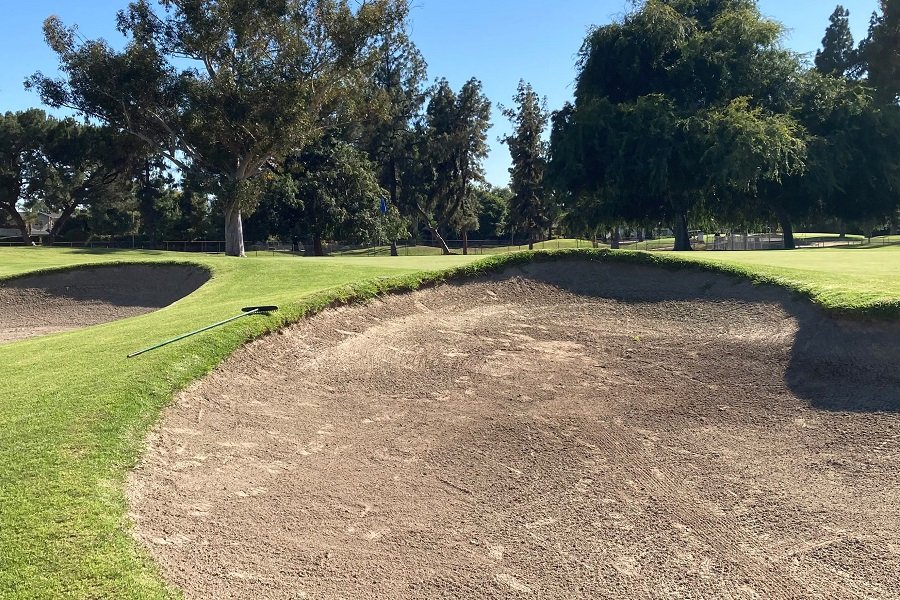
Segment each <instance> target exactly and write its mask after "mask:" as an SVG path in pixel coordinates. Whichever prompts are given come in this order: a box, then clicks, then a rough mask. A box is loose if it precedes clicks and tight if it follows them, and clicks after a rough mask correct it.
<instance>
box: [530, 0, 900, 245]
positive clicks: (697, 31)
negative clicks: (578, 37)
mask: <svg viewBox="0 0 900 600" xmlns="http://www.w3.org/2000/svg"><path fill="white" fill-rule="evenodd" d="M881 9H882V10H881V12H880V13H876V14H875V15H874V16H873V17H872V21H871V26H870V28H869V34H868V36H867V38H866V39H865V40H863V41H862V42H861V43H860V44H859V46H858V47H856V46H854V42H853V37H852V35H851V33H850V28H849V24H848V16H849V13H848V11H846V10H845V9H844V8H843V7H840V6H839V7H838V8H837V9H836V10H835V12H834V14H833V15H832V17H831V24H830V25H829V27H828V30H827V31H826V33H825V37H824V39H823V48H822V49H821V50H820V51H819V52H818V54H817V55H816V58H815V67H813V68H810V67H807V66H806V65H805V64H804V63H803V61H802V59H801V57H799V56H797V55H796V54H794V53H792V52H789V51H787V50H786V49H785V48H784V47H783V46H782V44H781V41H782V38H783V32H784V29H783V27H782V26H781V25H780V24H779V23H777V22H775V21H772V20H769V19H766V18H764V17H763V16H762V15H761V14H760V11H759V8H758V6H757V3H756V2H755V0H647V1H646V2H641V3H640V4H639V5H638V6H637V7H636V8H635V9H634V10H633V11H632V12H630V13H629V14H627V15H626V16H625V17H624V18H623V19H621V20H620V21H618V22H615V23H612V24H610V25H606V26H603V27H598V28H596V29H594V30H593V31H591V32H590V34H589V35H588V37H587V39H586V40H585V42H584V45H583V46H582V49H581V52H580V55H579V62H578V76H577V81H576V88H575V100H574V102H572V103H569V104H567V105H566V106H565V107H564V108H562V109H561V110H559V111H557V112H555V113H554V114H553V128H552V134H551V146H550V157H549V163H548V167H547V185H548V187H549V188H550V189H552V190H553V191H554V193H555V194H556V198H557V201H558V202H560V203H562V204H564V205H565V209H566V211H565V213H566V219H567V222H568V223H569V225H570V227H571V228H573V229H577V230H580V231H583V232H587V233H591V232H596V231H597V230H604V231H609V230H612V231H617V230H618V229H619V228H620V227H631V228H640V227H651V228H652V227H660V226H667V227H670V228H671V229H672V230H673V231H674V233H675V240H676V241H675V248H676V250H689V249H690V248H691V246H690V238H689V228H690V227H692V226H693V227H697V228H701V227H702V228H713V229H717V230H718V229H724V228H732V229H737V230H743V231H747V230H748V229H751V228H754V227H760V226H764V225H767V224H770V223H773V222H775V223H777V225H778V226H779V227H780V228H781V230H782V231H783V232H784V239H785V247H787V248H792V247H794V239H793V228H794V225H795V224H796V223H809V222H821V221H823V220H827V219H834V220H836V221H839V222H843V223H849V222H852V223H855V224H857V225H858V226H859V227H860V228H861V229H862V230H863V231H864V232H865V233H871V231H872V230H873V229H874V228H876V227H879V226H883V225H885V224H887V223H891V224H895V223H896V219H897V209H898V204H900V194H898V192H900V161H898V157H900V109H898V105H897V101H898V94H900V78H898V74H900V73H898V68H900V64H898V61H900V53H898V50H900V20H898V17H900V15H898V12H900V9H898V4H897V3H896V2H895V1H891V0H883V1H882V3H881Z"/></svg>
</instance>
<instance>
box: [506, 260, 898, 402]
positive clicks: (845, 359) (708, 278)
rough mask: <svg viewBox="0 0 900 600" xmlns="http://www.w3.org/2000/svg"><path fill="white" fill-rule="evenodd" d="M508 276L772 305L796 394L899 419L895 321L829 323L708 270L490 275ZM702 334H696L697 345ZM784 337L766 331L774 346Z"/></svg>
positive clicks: (596, 267) (673, 298)
mask: <svg viewBox="0 0 900 600" xmlns="http://www.w3.org/2000/svg"><path fill="white" fill-rule="evenodd" d="M511 277H523V278H527V279H533V280H537V281H541V282H543V283H548V284H551V285H554V286H556V287H559V288H561V289H564V290H566V291H569V292H572V293H576V294H581V295H585V296H590V297H595V298H603V299H607V300H612V301H616V302H624V303H629V304H648V305H649V304H654V303H663V302H686V303H689V302H695V301H700V302H706V303H711V304H713V305H714V304H715V303H723V302H728V303H745V304H747V305H748V311H747V312H748V313H750V312H752V311H750V310H749V309H750V305H753V304H759V303H762V304H766V305H769V306H777V307H778V308H780V309H781V310H782V311H783V312H784V313H785V314H786V315H787V316H788V319H786V320H785V322H784V323H782V324H780V325H779V324H778V323H761V324H760V325H761V326H764V327H765V326H768V327H781V328H784V327H789V326H791V327H793V326H795V328H796V333H795V334H794V337H793V341H792V343H791V345H790V352H789V359H788V361H787V364H786V365H784V374H783V380H784V383H785V384H786V386H787V387H788V389H789V390H790V391H791V392H792V393H793V394H794V395H796V396H797V397H798V398H800V399H802V400H805V401H807V402H809V403H810V405H811V406H813V407H816V408H819V409H822V410H827V411H834V412H900V370H898V365H900V323H898V322H896V321H883V320H874V319H866V320H862V319H859V320H853V319H848V318H844V317H836V316H832V315H830V314H828V313H826V312H825V311H823V310H822V309H820V308H819V307H817V306H815V305H813V304H812V303H811V302H809V301H808V300H807V299H805V298H802V297H800V296H798V295H796V294H794V293H792V292H789V291H787V290H785V289H782V288H778V287H774V286H768V285H753V284H751V283H749V282H747V281H746V280H742V279H739V278H736V277H730V276H728V275H723V274H719V273H713V272H706V271H694V270H685V269H681V270H668V269H659V268H654V267H646V266H639V265H623V264H613V263H594V262H581V261H571V262H568V261H567V262H550V263H535V264H531V265H526V266H522V267H516V268H513V269H510V270H508V271H505V272H504V273H502V274H500V275H497V276H495V278H497V279H505V278H511ZM703 333H704V332H702V331H698V332H696V336H695V338H697V339H698V343H700V344H702V335H703ZM784 333H785V330H778V331H776V330H773V331H772V332H771V334H772V338H773V340H774V339H776V338H777V337H778V336H779V335H784ZM773 350H774V347H773ZM761 383H763V382H761Z"/></svg>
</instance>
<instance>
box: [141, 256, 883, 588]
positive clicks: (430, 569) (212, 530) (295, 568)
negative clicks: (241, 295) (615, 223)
mask: <svg viewBox="0 0 900 600" xmlns="http://www.w3.org/2000/svg"><path fill="white" fill-rule="evenodd" d="M898 333H900V325H898V324H886V323H880V324H867V323H860V322H850V321H844V320H836V319H833V318H830V317H828V316H826V315H824V314H823V312H822V311H821V310H820V309H818V308H816V307H814V306H812V305H811V304H810V303H808V302H806V301H804V300H798V299H796V298H794V297H793V296H792V295H791V294H790V293H788V292H785V291H784V290H780V289H777V288H772V287H766V286H753V285H751V284H749V283H746V282H740V281H738V280H735V279H734V278H731V277H726V276H723V275H721V274H715V273H710V272H691V271H677V272H676V271H667V270H659V269H653V268H648V267H637V266H628V265H622V264H610V263H606V264H604V263H585V262H555V263H537V264H532V265H526V266H523V267H517V268H512V269H509V270H507V271H506V272H504V273H502V274H497V275H494V276H491V277H486V278H481V279H479V280H476V281H472V282H464V283H453V284H449V285H441V286H438V287H436V288H433V289H428V290H423V291H419V292H413V293H411V294H404V295H397V296H389V297H386V298H384V299H383V300H380V301H378V302H374V303H372V304H370V305H366V306H357V307H347V308H341V309H336V310H329V311H326V312H324V313H322V314H320V315H318V316H316V317H314V318H312V319H310V320H308V321H305V322H302V323H300V324H298V325H296V326H294V327H292V328H289V329H287V330H284V331H282V332H280V333H279V334H273V335H270V336H268V337H266V338H263V339H260V340H257V341H255V342H252V343H251V344H249V345H247V346H246V347H244V348H242V349H241V350H239V351H238V352H236V353H235V354H234V355H233V356H232V357H231V358H229V359H228V360H226V361H225V363H223V364H222V365H221V366H220V368H219V369H217V370H216V371H215V372H214V373H213V374H211V375H210V376H209V377H207V378H206V379H205V380H203V381H201V382H199V383H197V384H196V385H194V386H193V387H192V388H190V389H189V390H187V391H186V392H184V393H182V394H181V395H180V396H179V397H178V398H177V400H176V402H175V403H174V404H173V405H172V406H171V407H170V408H168V409H167V410H166V411H165V413H164V415H163V419H162V421H161V424H160V426H159V427H158V428H157V429H156V430H155V432H154V433H153V434H152V435H151V437H150V440H149V447H148V450H147V452H146V454H145V456H144V458H143V461H142V463H141V465H140V466H139V468H138V469H136V470H135V471H134V472H133V473H132V474H131V475H130V476H129V481H128V486H127V494H128V498H129V502H130V509H131V515H132V517H133V519H134V522H135V529H134V534H135V536H136V538H137V539H138V540H139V542H140V543H141V544H142V545H143V546H144V547H145V548H147V549H148V550H149V552H150V553H151V554H152V555H153V556H154V557H155V559H156V560H157V561H158V564H159V565H160V566H161V568H162V571H163V573H164V575H165V577H166V578H167V580H168V581H170V582H171V583H173V584H174V585H176V586H178V587H179V588H181V589H182V590H183V591H184V593H185V597H186V598H220V597H234V598H256V597H271V598H281V597H284V598H290V597H305V596H309V597H322V598H332V597H354V598H433V597H479V598H510V597H519V596H521V597H527V596H528V595H533V596H534V597H553V598H557V597H598V598H632V597H634V598H638V597H640V598H644V597H669V596H673V595H682V596H685V597H701V596H702V597H728V596H732V597H753V596H758V597H766V598H776V599H782V598H784V599H786V598H798V597H799V598H806V597H811V598H814V597H842V596H844V595H846V596H857V595H858V596H872V597H883V598H898V597H900V596H898V595H897V594H898V593H897V590H896V586H895V576H896V573H897V572H900V551H898V548H900V516H898V515H897V514H896V511H893V510H892V508H891V507H893V506H896V505H897V503H898V501H900V475H898V473H897V470H896V464H897V462H898V460H900V447H898V445H897V444H896V439H897V432H898V431H900V397H898V389H900V378H898V377H900V376H898V374H897V373H896V370H895V369H894V368H893V367H892V365H895V364H896V363H897V361H898V360H900V336H898V335H897V334H898ZM892 590H893V591H892Z"/></svg>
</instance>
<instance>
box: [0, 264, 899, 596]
mask: <svg viewBox="0 0 900 600" xmlns="http://www.w3.org/2000/svg"><path fill="white" fill-rule="evenodd" d="M535 257H539V258H542V259H546V258H564V257H580V258H587V259H612V260H622V261H631V262H639V263H643V264H658V265H660V266H666V267H672V268H678V267H684V266H685V265H684V261H698V262H700V263H702V264H701V266H702V267H705V268H709V269H715V270H724V271H726V272H731V273H734V274H737V275H741V276H746V277H750V278H752V279H755V280H758V281H766V282H770V283H777V284H779V285H782V286H785V287H788V288H789V289H792V290H794V291H797V292H799V293H801V294H803V295H806V296H808V297H810V298H811V299H812V300H813V301H815V302H816V303H818V304H820V305H821V306H823V307H824V308H827V309H834V310H837V311H841V312H844V313H848V314H859V315H868V316H877V317H887V318H896V317H897V315H898V313H900V274H898V267H897V265H898V264H900V253H898V252H897V251H896V250H894V249H892V248H886V249H871V250H867V249H862V250H814V251H810V250H804V251H798V252H784V253H780V252H759V253H733V254H729V253H722V254H716V255H710V254H707V253H703V254H701V253H698V254H697V255H689V256H687V257H684V258H682V257H681V256H679V257H677V258H670V257H669V255H660V256H656V255H653V256H650V255H647V254H634V253H627V252H622V253H614V254H609V253H605V252H591V251H576V252H563V253H560V254H559V255H530V254H527V253H522V254H511V255H505V256H502V257H496V258H494V257H492V258H488V259H486V260H485V261H478V262H474V261H475V260H476V259H477V258H478V257H461V256H451V257H439V256H436V257H408V258H407V257H399V258H327V259H298V258H293V257H281V256H275V257H262V256H261V257H259V258H253V257H251V258H247V259H244V260H236V259H227V258H224V257H211V256H199V255H177V254H171V253H161V252H160V253H155V252H81V251H77V250H67V251H60V250H51V249H42V248H37V249H32V248H16V249H2V250H0V277H3V276H13V275H18V274H22V273H26V272H32V271H36V270H47V269H59V268H69V267H72V266H75V265H85V264H98V263H105V264H110V263H133V262H151V263H176V264H185V263H187V264H194V265H199V266H201V267H203V268H205V269H208V270H210V271H211V273H212V279H211V280H210V281H209V282H208V283H207V284H205V285H204V286H203V287H201V288H200V289H199V290H198V291H197V292H195V293H193V294H191V295H190V296H188V297H186V298H184V299H182V300H180V301H178V302H176V303H175V304H174V305H172V306H169V307H167V308H164V309H162V310H160V311H158V312H154V313H150V314H146V315H143V316H140V317H136V318H131V319H127V320H125V321H120V322H113V323H107V324H104V325H99V326H95V327H91V328H88V329H85V330H79V331H73V332H68V333H63V334H58V335H54V336H52V337H47V338H35V339H31V340H26V341H21V342H16V343H12V344H8V345H4V346H0V364H2V365H3V368H4V374H3V377H2V378H0V561H2V564H3V568H2V569H0V596H3V597H11V598H47V597H63V596H65V597H74V598H160V597H169V596H171V595H172V594H173V593H174V592H173V591H172V590H170V589H167V587H166V586H165V584H164V583H163V582H162V579H161V578H160V577H159V575H158V572H157V568H156V567H155V566H154V565H153V563H152V562H151V561H150V560H149V558H148V557H147V556H146V555H144V554H143V553H142V552H141V551H139V550H138V549H137V546H136V545H135V543H134V542H133V540H132V539H131V537H130V535H129V533H128V531H129V527H130V525H129V519H128V517H127V507H126V503H125V497H124V493H123V485H124V480H125V475H126V473H127V471H128V469H130V468H131V467H132V466H133V465H134V464H135V463H136V461H137V459H138V457H139V454H140V451H141V448H142V447H143V440H144V439H145V436H146V433H147V431H148V430H149V428H150V426H151V424H152V423H154V422H155V421H156V420H157V418H158V416H159V414H160V410H161V409H162V408H163V407H164V406H165V405H166V404H168V403H169V402H170V401H171V399H172V396H173V394H174V393H175V392H176V391H177V390H179V389H182V388H184V387H185V386H186V385H187V384H189V383H190V382H192V381H195V380H197V379H198V378H200V377H202V376H203V375H204V374H206V373H208V372H209V371H210V370H211V369H212V368H214V367H215V366H216V365H217V364H219V363H220V362H221V361H222V360H223V359H224V358H225V357H226V356H228V355H229V354H231V353H232V352H233V351H234V350H235V349H236V348H238V347H239V346H240V345H241V344H242V343H244V342H246V341H247V340H250V339H252V338H255V337H258V336H260V335H262V334H264V333H266V332H268V331H272V330H273V329H276V328H278V327H280V326H283V325H285V324H287V323H290V322H294V321H297V320H299V319H301V318H302V317H303V316H304V315H306V314H309V313H310V312H313V311H316V310H319V309H321V308H324V307H326V306H329V305H332V304H334V303H336V302H345V301H349V300H351V299H365V298H371V297H373V296H375V295H378V294H382V293H386V292H388V291H391V290H404V289H407V290H408V289H413V288H416V287H419V286H421V285H422V284H423V283H426V282H428V281H438V280H441V279H443V278H445V277H450V276H465V275H469V276H471V275H477V274H481V273H484V272H488V271H491V270H496V269H499V268H502V267H503V266H505V265H510V264H515V263H523V262H527V261H529V260H532V258H535ZM713 261H714V262H713ZM447 270H450V272H449V273H448V272H447ZM255 304H276V305H280V306H281V307H282V310H281V311H279V313H277V314H274V315H272V316H269V317H251V318H248V319H244V320H242V321H240V322H238V323H235V324H234V325H231V326H228V327H226V328H223V329H222V330H219V331H217V332H215V333H212V334H208V335H204V336H199V337H197V338H192V339H190V340H186V341H184V342H182V343H179V344H176V345H173V346H170V347H167V348H164V349H161V350H159V351H158V352H155V353H151V354H148V355H146V356H144V357H140V358H139V359H135V360H133V361H128V360H126V359H125V355H126V354H128V353H129V352H131V351H134V350H137V349H140V348H141V347H144V346H147V345H149V344H152V343H153V342H156V341H160V340H163V339H167V338H169V337H172V336H174V335H177V334H179V333H182V332H185V331H189V330H191V329H194V328H197V327H200V326H203V325H206V324H208V323H211V322H213V321H216V320H219V319H222V318H227V317H229V316H232V315H234V314H236V313H237V312H239V311H240V308H241V307H242V306H246V305H255Z"/></svg>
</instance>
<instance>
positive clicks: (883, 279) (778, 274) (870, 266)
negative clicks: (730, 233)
mask: <svg viewBox="0 0 900 600" xmlns="http://www.w3.org/2000/svg"><path fill="white" fill-rule="evenodd" d="M658 256H660V258H661V260H663V261H677V262H682V261H689V262H696V263H700V264H703V265H705V266H707V267H712V268H717V269H720V270H725V271H728V272H731V273H734V274H736V275H741V276H745V277H749V278H751V279H753V280H755V281H758V282H765V283H772V284H775V285H780V286H783V287H787V288H789V289H791V290H794V291H796V292H798V293H801V294H803V295H805V296H807V297H809V298H810V299H811V300H812V301H813V302H815V303H816V304H819V305H821V306H822V307H824V308H826V309H828V310H832V311H836V312H840V313H843V314H846V315H867V316H881V317H889V318H895V317H897V316H898V315H900V247H898V246H887V247H862V248H855V249H854V248H822V249H815V250H812V249H810V250H794V251H790V252H788V251H756V252H694V253H690V252H686V253H680V254H678V255H677V256H676V255H674V254H662V255H658Z"/></svg>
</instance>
